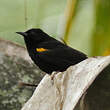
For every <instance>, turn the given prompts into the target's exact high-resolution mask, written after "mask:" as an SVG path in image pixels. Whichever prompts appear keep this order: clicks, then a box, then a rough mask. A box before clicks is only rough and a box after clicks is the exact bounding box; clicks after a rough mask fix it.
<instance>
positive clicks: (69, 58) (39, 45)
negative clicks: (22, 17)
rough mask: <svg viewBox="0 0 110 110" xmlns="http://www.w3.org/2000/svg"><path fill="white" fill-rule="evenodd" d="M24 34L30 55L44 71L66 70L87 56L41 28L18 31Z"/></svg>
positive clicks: (49, 72)
mask: <svg viewBox="0 0 110 110" xmlns="http://www.w3.org/2000/svg"><path fill="white" fill-rule="evenodd" d="M17 33H18V34H21V35H22V36H24V41H25V43H26V47H27V50H28V53H29V56H30V57H31V59H32V60H33V61H34V63H35V64H36V65H37V66H38V67H39V68H40V69H41V70H43V71H44V72H46V73H48V74H51V73H52V72H53V71H60V72H63V71H65V70H66V69H67V68H68V67H69V66H71V65H75V64H77V63H79V62H81V61H83V60H85V59H86V58H87V56H86V55H85V54H84V53H82V52H79V51H77V50H75V49H73V48H71V47H69V46H67V45H66V44H63V43H62V42H60V41H58V40H56V39H54V38H52V37H50V36H49V35H48V34H46V33H45V32H43V31H42V30H41V29H30V30H28V31H26V32H17Z"/></svg>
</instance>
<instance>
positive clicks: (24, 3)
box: [0, 0, 110, 110]
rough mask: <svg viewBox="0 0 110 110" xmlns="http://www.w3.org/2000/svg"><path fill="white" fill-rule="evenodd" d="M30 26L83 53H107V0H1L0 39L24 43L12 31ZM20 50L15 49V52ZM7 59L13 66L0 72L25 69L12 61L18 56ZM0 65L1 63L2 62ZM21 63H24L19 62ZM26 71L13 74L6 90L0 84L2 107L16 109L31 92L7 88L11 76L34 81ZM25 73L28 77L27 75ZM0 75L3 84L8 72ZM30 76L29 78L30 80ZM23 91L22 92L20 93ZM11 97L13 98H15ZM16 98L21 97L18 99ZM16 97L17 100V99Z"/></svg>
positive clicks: (109, 49)
mask: <svg viewBox="0 0 110 110" xmlns="http://www.w3.org/2000/svg"><path fill="white" fill-rule="evenodd" d="M30 28H41V29H43V30H44V31H45V32H46V33H48V34H49V35H51V36H52V37H54V38H56V39H58V40H60V39H64V41H65V42H66V43H67V45H69V46H71V47H73V48H75V49H78V50H80V51H82V52H84V53H85V54H87V55H88V56H106V55H109V54H110V0H11V1H10V0H0V38H1V39H3V40H8V41H10V42H12V43H16V44H19V45H21V46H24V40H23V38H22V37H21V36H19V35H17V34H16V33H15V32H17V31H26V30H27V29H30ZM0 43H1V42H0ZM7 44H8V43H7V42H6V43H5V45H7ZM0 46H1V45H0ZM1 48H3V49H0V50H2V51H4V50H5V49H6V48H8V47H6V48H5V47H3V46H1ZM20 48H21V47H20ZM14 52H15V51H14V50H13V51H12V53H14ZM20 52H21V51H20ZM20 52H19V51H18V53H17V54H19V53H20ZM0 53H1V51H0ZM0 56H1V55H0ZM2 56H4V55H2ZM21 56H22V55H21ZM2 58H3V57H0V61H1V59H2ZM8 58H10V57H8ZM15 59H16V58H15ZM5 60H6V58H5ZM8 61H9V62H10V63H9V62H8V64H13V65H11V66H13V67H9V69H7V66H5V67H4V68H2V69H1V68H0V74H1V71H3V70H6V69H7V71H8V75H9V72H10V75H9V77H10V76H11V75H14V74H16V73H19V74H20V73H21V71H22V70H23V69H24V68H25V69H26V66H22V65H21V66H22V68H21V67H18V65H17V64H14V63H15V62H17V63H18V62H19V61H21V60H20V59H18V60H13V58H10V59H8ZM12 61H14V63H12ZM0 64H1V66H3V64H2V63H1V62H0ZM20 64H25V63H24V62H22V61H21V63H20ZM16 65H17V66H16ZM26 65H27V63H26ZM33 67H34V66H33ZM33 67H32V66H30V68H32V71H31V72H33V73H34V72H36V71H37V70H35V71H34V69H35V68H34V69H33ZM14 68H15V69H19V70H17V71H10V69H14ZM27 68H28V67H27ZM7 71H6V73H7ZM26 72H30V70H29V71H27V69H26V70H25V72H22V73H23V74H22V75H21V76H20V77H19V78H15V77H13V78H12V79H9V83H7V82H6V83H7V84H8V86H7V87H5V88H4V90H5V92H4V91H2V90H3V86H4V85H0V88H1V90H0V102H1V103H2V104H1V106H0V109H1V110H19V109H20V107H21V106H22V105H23V104H24V103H25V102H26V100H27V99H28V98H29V97H30V96H31V94H32V92H30V93H28V94H29V95H26V93H27V90H25V91H24V89H23V90H21V89H20V90H19V89H18V88H17V87H15V88H14V89H13V90H15V91H16V92H10V91H9V90H10V86H11V87H12V86H13V84H14V85H15V82H14V83H13V82H12V83H11V85H10V82H11V81H12V80H14V79H16V80H17V79H20V80H21V77H22V79H23V78H24V79H23V80H25V81H27V82H33V81H32V79H33V78H34V80H35V77H34V76H30V75H29V74H27V73H26ZM25 73H26V74H27V75H28V76H26V74H25ZM1 76H3V77H1V79H2V83H4V80H3V78H4V77H5V78H6V76H7V75H1ZM18 76H19V75H18ZM30 77H31V80H30V79H29V78H30ZM41 77H43V76H40V79H39V80H41ZM1 79H0V81H1ZM6 81H7V79H6ZM6 88H9V89H7V91H8V92H7V91H6ZM31 90H32V89H29V91H31ZM23 91H24V94H25V95H24V94H20V93H22V92H23ZM7 93H9V95H7V96H6V94H7ZM10 94H11V95H10ZM15 94H17V95H18V96H16V95H15ZM1 96H2V98H1ZM9 96H10V98H9V99H8V98H7V97H9ZM24 96H25V97H24ZM4 97H5V98H4ZM12 97H14V99H13V98H12ZM19 97H21V98H22V99H19ZM17 98H18V101H19V102H18V101H16V99H17ZM4 99H6V100H4ZM1 100H2V101H1ZM9 100H11V102H9ZM15 106H16V107H15Z"/></svg>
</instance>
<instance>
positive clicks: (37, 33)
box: [16, 28, 45, 41]
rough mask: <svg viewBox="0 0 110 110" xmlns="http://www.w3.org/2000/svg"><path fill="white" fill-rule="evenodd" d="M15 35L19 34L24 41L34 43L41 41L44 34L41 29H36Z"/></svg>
mask: <svg viewBox="0 0 110 110" xmlns="http://www.w3.org/2000/svg"><path fill="white" fill-rule="evenodd" d="M16 33H17V34H20V35H22V36H23V37H24V39H28V40H34V41H41V40H43V39H45V38H44V34H45V33H44V32H43V31H42V30H41V29H38V28H36V29H35V28H32V29H29V30H27V31H26V32H16Z"/></svg>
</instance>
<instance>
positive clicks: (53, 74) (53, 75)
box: [50, 71, 58, 80]
mask: <svg viewBox="0 0 110 110" xmlns="http://www.w3.org/2000/svg"><path fill="white" fill-rule="evenodd" d="M57 73H58V72H56V71H54V72H53V73H52V74H51V76H50V77H51V80H54V77H55V75H56V74H57Z"/></svg>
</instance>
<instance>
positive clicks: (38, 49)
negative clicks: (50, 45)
mask: <svg viewBox="0 0 110 110" xmlns="http://www.w3.org/2000/svg"><path fill="white" fill-rule="evenodd" d="M47 50H48V49H45V48H36V51H37V52H45V51H47Z"/></svg>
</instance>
